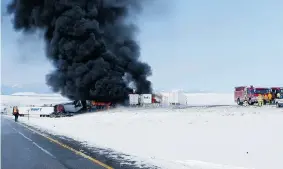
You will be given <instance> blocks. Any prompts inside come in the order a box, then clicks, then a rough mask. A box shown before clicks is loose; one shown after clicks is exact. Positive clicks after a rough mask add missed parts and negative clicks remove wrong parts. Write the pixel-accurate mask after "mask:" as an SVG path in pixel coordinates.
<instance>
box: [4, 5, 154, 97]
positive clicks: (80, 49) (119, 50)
mask: <svg viewBox="0 0 283 169" xmlns="http://www.w3.org/2000/svg"><path fill="white" fill-rule="evenodd" d="M142 1H143V0H13V2H12V3H11V4H10V5H9V6H8V12H9V13H10V14H14V19H13V24H14V28H15V29H16V30H22V31H23V32H24V33H30V32H34V31H35V30H37V29H41V30H43V31H44V32H45V36H44V37H45V40H46V51H47V52H46V55H47V57H48V58H49V59H50V60H51V61H52V63H53V64H54V66H55V68H56V69H55V71H54V72H52V73H51V74H49V75H47V84H48V85H50V86H51V87H52V88H53V90H54V91H55V92H61V93H62V95H64V96H67V97H68V98H70V99H74V100H86V99H94V100H98V101H112V102H123V101H124V100H126V98H127V95H128V93H129V90H130V89H129V87H128V84H129V82H134V84H135V87H136V90H137V93H150V92H151V83H150V82H149V81H148V80H147V76H149V75H151V69H150V67H149V66H148V65H147V64H146V63H142V62H140V61H139V60H138V59H139V56H140V49H139V45H138V44H137V42H136V41H135V33H136V27H135V25H133V24H131V23H129V22H128V20H127V18H128V15H129V14H130V11H131V12H132V11H135V10H138V9H141V2H142Z"/></svg>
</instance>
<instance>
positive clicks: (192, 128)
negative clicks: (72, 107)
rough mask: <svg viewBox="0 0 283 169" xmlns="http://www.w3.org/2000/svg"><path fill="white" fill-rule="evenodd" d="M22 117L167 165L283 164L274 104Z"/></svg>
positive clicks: (282, 113) (204, 168) (213, 168)
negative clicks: (52, 116)
mask: <svg viewBox="0 0 283 169" xmlns="http://www.w3.org/2000/svg"><path fill="white" fill-rule="evenodd" d="M20 121H22V122H25V123H28V124H30V125H34V126H36V127H40V128H42V129H45V130H47V131H49V132H52V133H56V134H60V135H65V136H68V137H71V138H74V139H76V140H78V141H86V142H87V143H88V144H89V145H90V146H96V147H105V148H110V149H114V150H116V151H118V152H123V153H126V154H129V155H132V157H137V158H136V159H135V160H139V159H140V160H144V159H145V160H146V161H147V162H149V163H152V164H155V165H159V166H161V167H163V168H167V169H176V168H178V169H240V168H237V167H232V166H240V167H245V169H247V168H255V169H267V168H272V169H282V168H283V162H282V157H283V135H282V130H283V123H282V121H283V109H276V108H273V107H268V106H266V107H262V108H257V107H237V106H224V107H211V108H201V107H195V108H188V109H174V110H173V109H165V108H157V109H152V110H151V109H147V110H143V109H128V110H125V109H124V108H120V109H116V110H111V111H108V112H99V113H92V114H84V115H79V116H74V117H70V118H68V120H67V119H66V118H58V119H50V118H30V120H29V121H28V120H27V118H20ZM220 164H221V165H220ZM242 169H243V168H242Z"/></svg>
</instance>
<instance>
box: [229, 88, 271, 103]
mask: <svg viewBox="0 0 283 169" xmlns="http://www.w3.org/2000/svg"><path fill="white" fill-rule="evenodd" d="M268 93H270V89H269V88H266V87H254V86H252V85H251V86H239V87H235V91H234V101H235V102H236V103H237V104H238V105H243V104H244V103H247V104H249V105H253V104H255V103H257V97H258V95H259V94H261V95H266V94H268ZM266 102H267V100H265V99H264V104H266Z"/></svg>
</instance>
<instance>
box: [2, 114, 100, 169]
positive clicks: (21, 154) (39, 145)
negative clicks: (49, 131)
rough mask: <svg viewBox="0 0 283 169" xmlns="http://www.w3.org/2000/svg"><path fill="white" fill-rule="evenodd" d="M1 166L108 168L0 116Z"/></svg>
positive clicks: (15, 168) (22, 168) (4, 168)
mask: <svg viewBox="0 0 283 169" xmlns="http://www.w3.org/2000/svg"><path fill="white" fill-rule="evenodd" d="M1 169H105V168H104V167H102V166H100V165H98V164H96V163H94V162H92V161H90V160H88V159H86V158H84V157H82V156H80V155H77V154H76V153H74V152H73V151H71V150H68V149H66V148H63V147H62V146H60V145H58V144H56V143H53V142H51V141H49V140H48V139H46V138H44V137H43V136H41V135H39V134H36V133H34V132H32V131H30V130H28V129H27V128H25V127H23V126H21V125H19V124H17V123H16V122H14V121H12V120H10V119H6V118H5V117H3V116H2V117H1Z"/></svg>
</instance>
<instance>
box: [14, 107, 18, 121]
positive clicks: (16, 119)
mask: <svg viewBox="0 0 283 169" xmlns="http://www.w3.org/2000/svg"><path fill="white" fill-rule="evenodd" d="M13 115H14V116H15V122H17V121H18V117H19V109H18V107H17V106H14V107H13Z"/></svg>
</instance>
